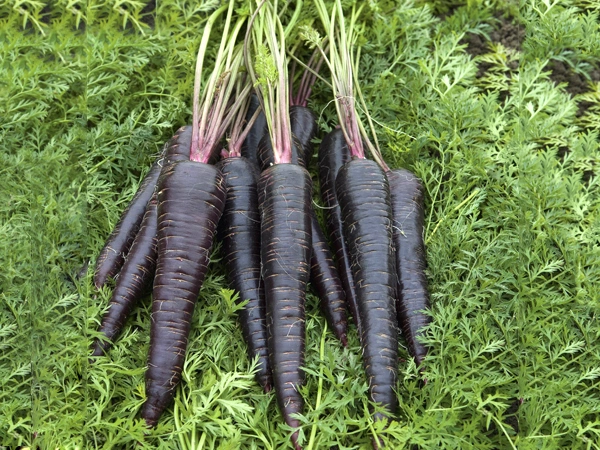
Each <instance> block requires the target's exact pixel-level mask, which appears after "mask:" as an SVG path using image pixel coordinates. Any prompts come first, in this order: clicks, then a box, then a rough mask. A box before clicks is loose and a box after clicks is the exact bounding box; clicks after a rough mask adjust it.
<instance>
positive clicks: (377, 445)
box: [372, 437, 383, 450]
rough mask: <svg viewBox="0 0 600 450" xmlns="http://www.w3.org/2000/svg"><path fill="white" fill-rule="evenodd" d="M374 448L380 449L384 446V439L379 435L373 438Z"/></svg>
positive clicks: (375, 449)
mask: <svg viewBox="0 0 600 450" xmlns="http://www.w3.org/2000/svg"><path fill="white" fill-rule="evenodd" d="M372 442H373V450H379V449H380V448H383V440H381V439H380V438H378V437H375V438H373V441H372Z"/></svg>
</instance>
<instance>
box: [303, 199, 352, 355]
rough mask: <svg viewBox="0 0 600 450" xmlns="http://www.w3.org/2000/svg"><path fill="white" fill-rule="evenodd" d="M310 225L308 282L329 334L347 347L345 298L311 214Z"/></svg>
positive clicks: (315, 218)
mask: <svg viewBox="0 0 600 450" xmlns="http://www.w3.org/2000/svg"><path fill="white" fill-rule="evenodd" d="M311 222H312V258H311V263H310V282H311V284H312V286H313V288H314V289H315V291H316V293H317V296H318V297H319V300H320V305H321V311H323V314H324V315H325V318H326V319H327V322H328V323H329V326H330V327H331V329H332V331H333V334H335V336H336V337H337V338H338V339H339V340H340V341H341V342H342V344H343V346H344V347H347V346H348V322H347V319H346V294H345V292H344V289H343V288H342V283H341V281H340V277H339V275H338V271H337V268H336V267H335V264H334V263H333V256H332V254H331V250H329V246H328V245H327V239H326V238H325V235H324V234H323V230H321V226H320V225H319V221H318V220H317V216H316V215H315V213H314V211H312V214H311Z"/></svg>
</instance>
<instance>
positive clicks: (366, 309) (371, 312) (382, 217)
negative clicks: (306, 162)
mask: <svg viewBox="0 0 600 450" xmlns="http://www.w3.org/2000/svg"><path fill="white" fill-rule="evenodd" d="M335 188H336V192H337V196H338V201H339V204H340V208H341V210H342V221H343V228H344V238H345V239H346V242H347V244H348V251H349V255H350V261H351V269H352V275H353V277H354V280H355V286H356V295H357V298H358V309H359V314H360V318H361V324H362V326H361V327H362V338H361V347H362V354H363V364H364V367H365V371H366V373H367V380H368V381H369V397H370V399H371V400H372V401H373V402H375V403H378V404H380V405H382V406H383V407H384V408H385V409H386V410H387V412H389V414H382V413H376V414H375V415H374V417H375V419H376V420H379V419H383V420H386V419H387V418H388V417H390V416H393V415H394V414H395V413H396V411H397V409H398V398H397V396H396V393H395V392H394V388H395V387H396V383H397V381H398V325H397V319H396V285H397V283H398V278H397V275H396V259H395V254H394V246H393V241H392V206H391V203H390V189H389V185H388V182H387V179H386V176H385V173H384V172H383V170H381V168H380V167H379V166H378V165H377V164H376V163H375V162H373V161H370V160H367V159H358V158H356V159H352V160H351V161H350V162H348V163H346V164H344V165H343V166H342V168H341V169H340V171H339V173H338V176H337V179H336V183H335Z"/></svg>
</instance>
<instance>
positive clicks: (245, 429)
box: [0, 0, 600, 449]
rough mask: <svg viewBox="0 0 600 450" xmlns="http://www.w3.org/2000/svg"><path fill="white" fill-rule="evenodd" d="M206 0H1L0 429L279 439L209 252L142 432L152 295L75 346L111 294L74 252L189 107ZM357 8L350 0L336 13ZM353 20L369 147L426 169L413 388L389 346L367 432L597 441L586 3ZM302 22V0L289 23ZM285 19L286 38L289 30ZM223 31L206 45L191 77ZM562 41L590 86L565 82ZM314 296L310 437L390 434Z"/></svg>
mask: <svg viewBox="0 0 600 450" xmlns="http://www.w3.org/2000/svg"><path fill="white" fill-rule="evenodd" d="M450 3H452V4H453V5H452V7H451V8H449V7H448V5H449V4H450ZM222 4H223V2H219V1H211V0H207V1H203V2H194V1H190V0H164V1H161V2H157V3H156V6H155V9H154V10H153V9H152V7H151V6H148V5H153V3H146V2H138V1H122V0H119V1H116V0H109V1H104V2H100V1H97V0H90V1H88V2H81V1H69V2H67V1H65V0H57V1H55V2H51V3H50V4H49V6H47V5H45V4H44V3H43V2H34V1H25V2H18V3H3V4H1V5H0V59H1V61H2V67H3V71H2V75H0V77H1V78H0V86H1V87H0V117H2V118H3V120H2V122H0V158H1V159H2V165H1V167H2V169H0V170H1V171H2V173H3V174H6V175H7V176H4V177H3V180H4V182H3V184H2V187H1V188H0V190H1V192H2V197H1V198H2V200H3V201H2V203H1V204H0V229H1V230H2V233H3V240H2V243H1V244H0V255H1V257H2V261H3V270H2V272H1V273H0V298H1V300H2V301H1V303H0V337H1V339H0V380H1V386H0V442H1V445H4V446H9V447H14V446H17V445H24V446H31V447H32V448H35V447H39V448H41V449H46V448H94V449H100V448H101V449H109V448H111V449H112V448H133V447H134V446H135V445H136V443H139V445H140V447H141V448H148V449H150V448H152V449H154V448H164V449H173V448H178V449H192V448H194V449H195V448H220V449H234V448H235V449H237V448H242V449H259V448H260V449H262V448H265V449H276V448H286V446H288V445H289V443H288V442H289V439H288V436H289V433H290V431H291V430H289V429H288V428H287V427H286V426H285V425H284V424H283V421H282V420H281V417H280V415H279V413H278V411H277V407H276V404H275V403H276V402H275V400H274V397H273V395H267V394H263V393H262V392H261V390H260V388H259V387H258V385H257V384H256V383H255V382H254V380H253V377H252V373H251V371H252V364H251V363H250V362H248V361H247V359H246V356H245V355H246V353H245V348H244V344H243V340H242V337H241V331H240V330H239V327H238V326H237V324H236V321H235V317H236V314H235V311H236V309H237V308H238V306H236V305H235V302H234V296H233V293H232V292H231V291H229V290H227V289H226V284H225V282H224V277H223V269H222V267H221V265H220V262H219V260H218V258H219V253H218V249H216V250H215V252H214V254H213V262H214V264H213V266H212V268H211V271H210V273H209V276H208V277H207V280H206V282H205V285H204V287H203V290H202V292H201V295H200V298H199V300H198V301H199V305H198V307H197V308H196V313H195V316H194V324H193V329H192V334H191V336H190V342H189V349H188V357H187V361H186V366H185V367H184V370H183V382H182V383H181V385H180V386H179V388H178V392H177V395H176V398H175V403H174V405H173V406H172V407H171V408H170V409H169V410H168V411H167V412H166V413H165V415H164V417H163V419H162V420H161V422H160V424H159V426H158V427H157V429H155V430H152V431H150V432H149V433H148V434H146V433H147V431H146V429H145V426H144V424H143V422H142V421H141V420H140V419H139V418H138V416H137V412H138V409H139V407H140V405H141V404H142V402H143V399H144V382H143V379H144V377H143V375H144V367H145V364H146V357H147V351H148V342H149V328H150V321H149V313H150V307H149V298H148V299H147V301H146V302H145V303H144V304H143V305H142V306H141V307H140V308H138V309H137V310H136V311H135V313H134V315H133V317H132V319H131V320H130V321H129V322H128V325H127V327H126V329H125V331H124V333H123V335H122V337H121V338H120V339H119V340H118V342H117V343H116V345H115V347H114V348H113V349H112V350H111V352H110V354H109V355H108V356H106V357H103V358H100V360H99V362H98V363H96V364H94V365H90V364H89V362H88V354H89V345H90V343H91V341H92V339H93V337H94V336H96V335H97V334H96V333H97V332H96V328H97V326H98V323H99V320H100V318H101V316H102V312H103V310H104V309H105V308H106V306H107V303H108V299H109V296H110V292H109V290H108V289H106V290H103V291H101V292H95V291H94V290H93V288H92V281H91V273H90V272H91V271H90V272H88V273H87V274H85V275H83V276H81V277H78V273H79V271H80V269H81V267H82V266H83V265H84V264H86V263H87V262H89V261H91V262H92V264H93V263H94V258H95V255H97V253H98V251H99V250H100V248H101V246H102V243H103V241H104V239H105V238H106V236H107V235H108V233H109V231H110V229H111V227H112V226H114V224H115V223H116V221H117V220H118V217H119V214H120V212H121V211H122V210H123V208H124V207H125V206H126V204H127V202H128V201H129V200H130V199H131V197H132V196H133V194H134V192H135V190H136V188H137V186H138V185H139V182H140V180H141V178H142V176H143V175H144V174H145V173H146V171H147V170H148V168H149V166H150V162H151V161H152V159H153V158H154V157H155V156H156V155H157V154H158V152H159V150H160V148H161V147H162V144H163V142H164V141H166V140H167V139H168V138H169V137H170V136H171V135H172V133H173V132H174V131H175V130H176V129H177V128H178V127H179V126H181V125H184V124H187V123H189V122H190V121H191V103H192V102H191V101H192V93H193V80H194V66H195V58H196V52H197V49H198V47H199V44H200V39H201V35H202V30H203V24H204V23H205V21H206V20H207V18H208V16H209V15H210V13H211V12H213V11H214V10H215V9H216V8H218V7H219V6H220V5H222ZM327 4H328V5H329V4H330V2H327ZM442 6H443V7H442ZM240 7H242V5H241V2H240ZM351 7H352V4H351V2H349V1H345V2H344V8H345V11H346V13H347V14H349V13H350V11H351ZM246 11H247V9H246ZM438 13H441V14H443V15H441V16H436V15H435V14H438ZM359 21H361V22H362V23H364V24H365V27H364V32H363V33H362V35H360V36H358V44H359V45H361V46H362V49H361V63H360V67H359V74H358V79H359V80H360V81H361V89H362V93H363V94H364V97H365V101H366V105H367V107H368V108H369V113H370V114H371V116H372V117H373V120H374V121H375V124H376V127H378V136H379V139H380V145H381V148H382V151H383V154H384V157H385V159H386V161H387V162H388V164H389V165H390V167H392V168H395V167H398V166H403V167H406V168H408V169H410V170H412V171H414V172H415V173H416V174H417V175H418V176H419V177H421V178H422V179H423V182H424V185H425V187H426V189H427V203H426V212H427V215H426V235H425V238H426V242H427V259H428V263H429V267H428V276H429V282H430V291H431V296H432V305H433V306H432V312H431V314H432V316H433V321H432V324H431V326H430V328H429V330H428V333H427V337H426V340H427V342H428V344H429V345H430V346H431V349H432V350H431V352H430V355H429V357H428V358H427V360H426V363H425V366H426V369H425V377H426V378H427V383H426V384H425V385H423V384H422V382H421V378H420V376H419V373H418V371H417V369H416V367H415V365H414V363H412V362H411V361H410V360H408V354H407V352H406V351H405V350H402V351H401V355H400V356H401V358H402V360H401V361H400V363H399V364H400V366H399V367H400V381H399V385H398V393H399V396H400V404H401V413H400V414H399V417H398V420H397V421H394V422H393V423H392V424H391V425H390V427H389V429H388V430H386V433H385V434H383V439H385V440H386V441H388V442H389V443H390V448H410V446H412V445H418V446H419V447H420V448H423V449H434V448H435V449H437V448H452V449H454V448H460V449H471V448H473V449H474V448H477V449H494V448H501V449H510V448H519V449H564V448H569V449H599V448H600V444H598V442H600V343H599V342H600V331H599V330H600V327H599V326H598V317H599V314H600V238H599V236H600V182H599V181H598V180H599V177H598V175H599V167H600V81H599V80H598V76H597V75H596V72H595V71H597V70H598V69H599V67H598V61H599V60H600V48H599V44H598V43H599V42H600V29H599V23H598V11H597V10H594V4H593V2H586V1H581V0H558V1H554V2H550V1H545V0H533V1H531V2H523V3H522V4H517V3H516V2H497V1H492V0H490V1H488V0H482V1H462V2H459V1H456V2H441V1H437V0H435V1H433V0H432V1H429V2H427V1H418V2H415V1H406V2H395V1H390V0H373V1H370V2H366V4H365V6H364V7H363V11H362V15H361V17H360V18H359ZM507 22H514V23H515V24H517V25H516V26H517V27H518V29H520V30H522V32H523V33H522V34H523V35H522V39H521V40H520V42H519V43H518V45H517V46H512V45H508V44H506V42H504V41H503V40H502V39H492V41H490V42H489V43H488V44H486V45H484V48H483V49H482V50H481V51H480V52H478V53H475V52H473V51H472V49H471V44H470V42H473V40H471V41H470V40H469V39H471V38H473V39H474V36H476V37H478V38H481V39H483V40H484V41H486V42H487V41H488V40H489V39H488V38H493V36H495V34H494V33H496V34H498V33H500V32H499V31H498V30H499V29H500V28H501V27H502V24H505V23H507ZM317 23H318V20H317V13H316V10H315V9H314V6H313V5H312V4H311V3H310V2H306V3H305V4H304V5H303V9H302V14H301V15H300V18H299V22H298V26H297V27H296V28H297V29H298V30H299V29H300V28H301V25H311V26H313V27H316V24H317ZM220 27H222V23H221V22H217V23H216V24H215V29H214V30H213V33H214V34H215V35H216V36H220V34H219V31H220V29H221V28H220ZM297 34H298V33H297V32H296V31H295V30H292V31H291V32H290V34H289V35H288V36H286V40H287V41H288V43H289V45H290V46H291V45H293V44H294V39H300V38H299V37H298V36H297ZM321 35H324V32H323V30H321ZM217 45H218V39H217V40H215V41H214V42H213V41H211V43H210V44H209V46H208V48H207V55H206V59H205V67H207V70H206V73H207V74H208V73H210V68H211V67H212V65H213V64H214V58H215V50H216V47H217ZM469 52H471V53H473V55H471V54H469ZM554 61H558V62H560V63H562V64H564V65H566V66H567V68H568V69H569V70H570V71H571V72H569V73H570V74H575V75H577V76H580V77H581V78H582V79H583V80H584V81H585V83H583V84H584V86H585V92H578V93H573V92H571V91H572V89H571V79H570V78H568V79H565V80H563V81H562V82H561V80H559V79H557V73H556V71H553V70H552V67H553V66H552V64H553V62H554ZM573 76H574V75H573ZM330 101H331V89H330V87H328V86H327V85H325V84H324V83H320V82H317V84H316V85H315V87H314V90H313V93H312V95H311V101H310V106H312V107H313V108H314V109H315V110H316V111H317V113H318V115H319V117H320V125H321V126H322V128H323V129H325V130H327V129H329V128H330V127H331V126H332V125H333V124H334V123H335V116H336V112H335V107H334V106H333V105H332V104H331V103H330ZM359 113H360V111H359ZM307 308H308V309H307V312H308V314H307V324H306V328H307V350H306V365H307V367H306V372H307V383H306V385H305V386H304V387H303V388H302V394H303V395H304V396H305V399H306V408H305V414H304V416H303V417H302V424H303V428H302V439H303V441H302V442H303V443H304V444H305V446H306V448H310V449H320V448H323V449H325V448H331V447H332V446H334V445H337V446H339V448H340V449H351V448H353V449H357V448H370V445H371V438H372V433H374V432H381V431H382V430H380V429H379V428H378V427H379V426H380V424H377V423H375V424H374V423H372V422H371V419H370V415H369V414H368V412H367V411H368V405H367V403H366V402H367V400H366V398H367V396H366V391H367V380H366V379H365V377H364V371H363V370H362V366H361V360H360V354H359V348H360V347H359V345H358V340H357V336H356V332H355V329H353V330H354V331H351V333H350V336H349V339H350V342H349V347H348V349H342V348H340V346H339V343H338V342H337V341H336V340H335V338H334V337H333V335H332V334H331V333H330V332H329V331H326V330H325V320H324V319H323V318H322V317H321V316H320V313H319V310H318V306H317V300H316V298H315V297H314V296H312V295H310V296H309V298H308V304H307Z"/></svg>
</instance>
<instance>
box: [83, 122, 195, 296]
mask: <svg viewBox="0 0 600 450" xmlns="http://www.w3.org/2000/svg"><path fill="white" fill-rule="evenodd" d="M191 138H192V127H190V126H185V127H181V128H180V129H179V130H177V132H176V133H175V135H174V136H173V137H172V138H171V139H170V140H169V141H167V143H166V144H165V146H164V148H163V151H162V154H161V156H160V158H159V159H157V160H156V161H155V162H154V164H152V167H151V168H150V171H149V172H148V174H147V175H146V176H145V177H144V179H143V181H142V183H141V184H140V187H139V188H138V190H137V192H136V194H135V195H134V197H133V199H132V200H131V202H130V203H129V205H128V206H127V208H126V209H125V211H123V214H122V215H121V218H120V219H119V222H118V223H117V225H116V226H115V228H114V229H113V231H112V233H111V234H110V236H109V237H108V239H107V240H106V244H105V245H104V247H103V248H102V250H101V251H100V254H99V256H98V259H97V262H96V270H95V274H94V285H95V286H96V288H98V289H100V288H101V287H102V286H104V285H105V284H106V282H107V280H108V279H109V278H115V277H116V276H117V274H118V273H119V271H120V270H121V267H122V266H123V264H124V263H125V258H126V257H127V254H128V253H129V249H130V247H131V245H132V244H133V240H134V239H135V236H136V234H137V233H138V230H139V227H140V225H141V223H142V219H143V217H144V213H145V211H146V205H147V204H148V202H149V201H150V198H151V197H152V195H153V194H154V192H155V190H156V182H157V181H158V177H159V176H160V171H161V169H162V166H163V165H164V164H165V162H168V161H175V160H177V159H189V157H190V141H191Z"/></svg>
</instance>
